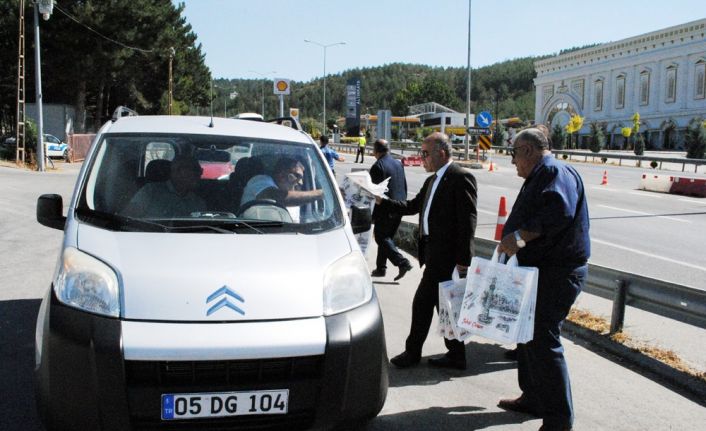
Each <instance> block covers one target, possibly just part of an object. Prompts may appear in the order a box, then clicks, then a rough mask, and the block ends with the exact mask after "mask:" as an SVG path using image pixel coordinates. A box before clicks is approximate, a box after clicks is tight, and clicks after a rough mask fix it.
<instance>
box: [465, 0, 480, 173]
mask: <svg viewBox="0 0 706 431" xmlns="http://www.w3.org/2000/svg"><path fill="white" fill-rule="evenodd" d="M471 1H472V0H468V63H467V68H468V83H467V85H466V86H467V87H468V88H466V128H468V127H471ZM469 139H470V137H469V135H468V132H466V135H465V136H464V143H465V147H466V151H465V159H466V160H468V150H469V148H470V144H469ZM477 158H478V152H477V151H476V161H478V160H477Z"/></svg>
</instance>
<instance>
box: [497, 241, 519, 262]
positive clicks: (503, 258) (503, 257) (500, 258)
mask: <svg viewBox="0 0 706 431" xmlns="http://www.w3.org/2000/svg"><path fill="white" fill-rule="evenodd" d="M499 249H500V246H496V247H495V250H493V257H491V258H490V261H491V262H494V263H504V264H505V265H507V266H519V263H518V262H517V255H516V254H514V255H512V257H511V258H509V259H508V258H507V255H506V254H505V253H500V252H499Z"/></svg>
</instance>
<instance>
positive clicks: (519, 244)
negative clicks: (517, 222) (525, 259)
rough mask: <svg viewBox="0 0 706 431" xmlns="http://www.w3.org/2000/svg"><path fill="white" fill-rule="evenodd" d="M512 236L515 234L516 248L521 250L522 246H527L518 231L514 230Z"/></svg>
mask: <svg viewBox="0 0 706 431" xmlns="http://www.w3.org/2000/svg"><path fill="white" fill-rule="evenodd" d="M514 234H515V243H517V248H522V247H524V246H526V245H527V243H526V242H525V240H524V239H522V237H521V236H520V231H519V230H516V231H515V232H514Z"/></svg>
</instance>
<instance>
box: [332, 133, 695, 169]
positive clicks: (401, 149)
mask: <svg viewBox="0 0 706 431" xmlns="http://www.w3.org/2000/svg"><path fill="white" fill-rule="evenodd" d="M329 145H333V146H335V147H336V148H339V149H343V148H349V149H351V150H353V152H355V149H356V148H357V147H358V144H344V143H335V144H329ZM453 147H454V156H458V157H461V156H464V155H465V147H464V146H463V144H454V145H453ZM420 148H421V144H419V143H418V142H399V141H392V142H390V149H391V150H392V151H393V152H395V153H397V154H399V155H402V156H404V155H405V153H407V154H417V152H418V151H419V150H420ZM508 149H509V147H493V150H496V151H498V150H502V151H507V150H508ZM470 151H472V152H475V151H476V145H470V146H469V152H470ZM367 153H371V154H372V145H368V146H367V147H366V154H367ZM552 154H554V155H555V156H556V157H558V156H559V155H564V154H566V155H567V156H568V159H569V160H571V158H572V157H583V158H584V161H585V162H587V161H588V158H589V157H591V158H592V159H596V158H597V159H599V160H600V159H602V158H604V157H605V158H606V159H617V160H618V166H622V163H623V160H639V161H640V162H646V163H645V166H649V163H650V162H652V161H656V162H657V163H659V166H658V168H659V169H662V163H676V164H680V165H682V167H681V171H682V172H684V171H685V170H686V165H694V173H698V167H699V166H703V165H706V159H687V158H677V157H661V156H654V155H650V156H635V155H630V154H619V153H618V154H616V153H608V152H599V153H593V152H590V151H582V150H552Z"/></svg>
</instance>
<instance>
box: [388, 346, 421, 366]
mask: <svg viewBox="0 0 706 431" xmlns="http://www.w3.org/2000/svg"><path fill="white" fill-rule="evenodd" d="M421 359H422V358H421V357H420V356H418V355H413V354H411V353H409V352H407V351H406V350H405V351H404V352H402V353H400V354H399V355H397V356H395V357H394V358H392V359H390V362H392V365H394V366H396V367H397V368H409V367H413V366H415V365H417V364H418V363H419V361H420V360H421Z"/></svg>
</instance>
